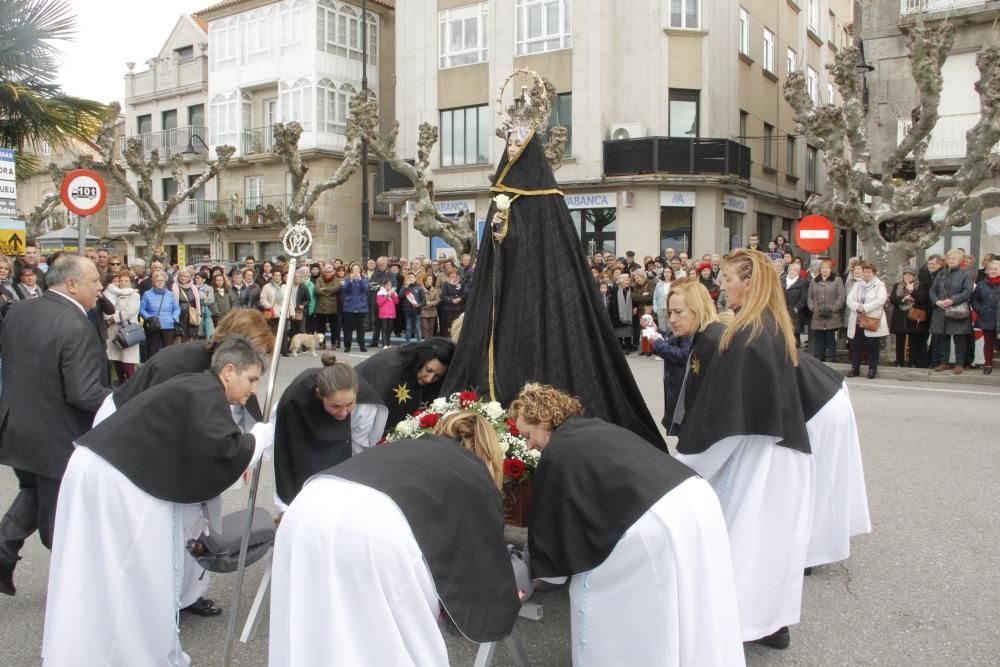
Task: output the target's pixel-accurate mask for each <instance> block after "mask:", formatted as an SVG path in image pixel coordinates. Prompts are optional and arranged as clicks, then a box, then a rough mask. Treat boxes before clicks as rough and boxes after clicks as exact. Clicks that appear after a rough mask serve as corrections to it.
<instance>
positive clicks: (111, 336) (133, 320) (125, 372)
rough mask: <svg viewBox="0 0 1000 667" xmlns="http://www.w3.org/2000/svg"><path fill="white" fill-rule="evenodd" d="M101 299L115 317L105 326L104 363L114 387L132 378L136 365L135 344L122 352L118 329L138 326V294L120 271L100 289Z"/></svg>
mask: <svg viewBox="0 0 1000 667" xmlns="http://www.w3.org/2000/svg"><path fill="white" fill-rule="evenodd" d="M104 296H106V297H107V298H109V299H111V301H112V303H114V304H115V313H114V315H112V316H111V317H110V318H109V322H108V360H109V361H111V363H112V365H113V366H114V368H115V375H116V376H117V377H118V384H122V383H123V382H125V381H126V380H128V379H129V378H130V377H132V376H133V375H134V374H135V369H136V368H137V367H138V365H139V344H138V343H134V344H132V345H129V346H127V347H124V348H123V347H120V346H119V344H118V341H119V335H118V334H119V333H120V332H122V329H123V328H128V327H129V326H130V325H131V326H132V327H136V326H138V322H139V290H137V289H134V288H133V287H132V274H131V272H130V271H129V270H128V269H124V270H122V271H120V272H119V273H118V275H117V277H115V278H114V280H113V281H112V282H110V283H108V286H107V287H105V288H104Z"/></svg>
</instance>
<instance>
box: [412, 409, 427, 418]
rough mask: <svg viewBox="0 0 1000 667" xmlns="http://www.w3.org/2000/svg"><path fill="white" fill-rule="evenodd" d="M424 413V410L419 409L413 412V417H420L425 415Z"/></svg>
mask: <svg viewBox="0 0 1000 667" xmlns="http://www.w3.org/2000/svg"><path fill="white" fill-rule="evenodd" d="M424 412H425V410H424V409H423V408H417V409H416V410H414V411H413V416H414V417H419V416H420V415H422V414H424Z"/></svg>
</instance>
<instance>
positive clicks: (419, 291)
mask: <svg viewBox="0 0 1000 667" xmlns="http://www.w3.org/2000/svg"><path fill="white" fill-rule="evenodd" d="M410 296H412V297H413V302H411V301H410V298H409V297H410ZM400 301H401V302H402V304H403V312H406V313H412V312H414V311H417V312H419V311H421V310H423V307H424V304H425V303H427V296H426V294H425V293H424V288H423V287H421V286H420V285H410V286H409V287H404V288H403V294H402V297H401V299H400Z"/></svg>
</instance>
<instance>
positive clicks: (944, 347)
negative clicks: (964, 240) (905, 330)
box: [930, 249, 972, 375]
mask: <svg viewBox="0 0 1000 667" xmlns="http://www.w3.org/2000/svg"><path fill="white" fill-rule="evenodd" d="M963 259H965V253H964V252H962V251H961V250H957V249H956V250H949V251H948V254H947V255H945V266H944V268H943V269H941V270H940V271H938V273H937V276H935V277H934V284H933V285H931V292H930V296H931V303H932V304H934V310H933V312H932V313H931V334H933V335H934V341H935V344H936V345H937V346H938V349H937V358H938V359H939V363H938V365H937V367H935V369H934V370H935V371H938V372H940V371H944V370H948V368H950V367H951V366H950V365H949V363H948V359H949V357H950V356H951V355H950V354H949V353H950V347H951V342H952V340H954V341H955V361H956V363H955V366H954V371H953V372H954V374H955V375H959V374H960V373H962V371H963V370H964V368H963V362H964V359H965V354H966V352H967V350H966V344H967V338H966V337H967V336H968V335H969V334H971V333H972V309H971V308H970V305H969V300H970V299H971V298H972V276H970V275H969V272H968V271H966V270H965V269H963V268H962V260H963Z"/></svg>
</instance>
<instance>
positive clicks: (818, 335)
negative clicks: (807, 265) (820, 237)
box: [806, 259, 847, 361]
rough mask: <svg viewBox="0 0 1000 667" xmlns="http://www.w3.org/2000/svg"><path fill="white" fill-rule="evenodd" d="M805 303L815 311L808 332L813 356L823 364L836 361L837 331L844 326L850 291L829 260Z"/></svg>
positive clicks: (810, 284)
mask: <svg viewBox="0 0 1000 667" xmlns="http://www.w3.org/2000/svg"><path fill="white" fill-rule="evenodd" d="M806 301H807V303H808V305H809V310H810V311H812V323H811V329H810V331H809V339H810V343H811V344H812V354H813V356H814V357H816V358H817V359H819V360H820V361H834V360H835V359H836V357H837V329H840V328H842V327H843V326H844V305H845V304H846V303H847V290H846V289H845V288H844V281H843V280H841V279H840V276H838V275H837V274H836V273H834V271H833V262H832V261H830V260H829V259H824V260H822V261H821V262H820V263H819V273H818V274H817V275H816V278H815V280H813V281H811V282H810V283H809V292H808V296H807V299H806Z"/></svg>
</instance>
